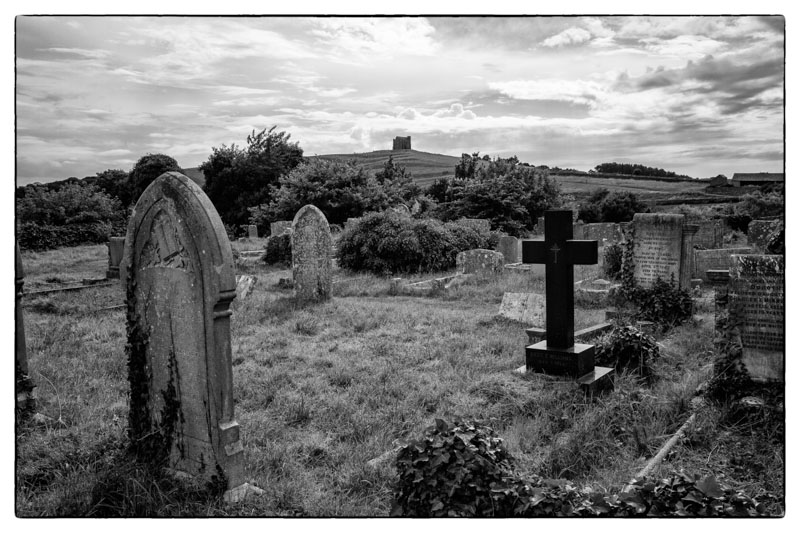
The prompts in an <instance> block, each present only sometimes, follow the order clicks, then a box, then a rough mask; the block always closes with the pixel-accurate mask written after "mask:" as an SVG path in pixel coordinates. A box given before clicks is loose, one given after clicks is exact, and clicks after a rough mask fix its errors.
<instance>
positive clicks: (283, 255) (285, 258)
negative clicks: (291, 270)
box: [263, 233, 292, 265]
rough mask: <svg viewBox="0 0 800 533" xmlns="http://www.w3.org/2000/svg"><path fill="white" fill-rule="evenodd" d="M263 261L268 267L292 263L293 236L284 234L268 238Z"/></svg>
mask: <svg viewBox="0 0 800 533" xmlns="http://www.w3.org/2000/svg"><path fill="white" fill-rule="evenodd" d="M265 249H266V251H265V252H264V257H263V260H264V262H265V263H267V264H268V265H275V264H287V263H288V264H291V263H292V235H291V233H282V234H280V235H270V236H269V237H267V244H266V245H265Z"/></svg>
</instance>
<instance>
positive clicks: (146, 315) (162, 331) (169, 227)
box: [120, 172, 260, 501]
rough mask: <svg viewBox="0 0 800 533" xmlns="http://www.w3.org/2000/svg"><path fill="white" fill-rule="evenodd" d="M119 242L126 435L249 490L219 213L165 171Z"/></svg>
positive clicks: (182, 469) (175, 465) (227, 248)
mask: <svg viewBox="0 0 800 533" xmlns="http://www.w3.org/2000/svg"><path fill="white" fill-rule="evenodd" d="M125 243H126V246H125V253H124V257H123V261H122V265H121V269H120V270H121V275H122V280H123V283H124V284H125V286H126V287H127V291H128V294H129V299H128V301H127V307H128V332H129V334H128V345H127V348H126V351H127V354H128V370H129V375H128V380H129V382H130V385H131V394H130V410H129V424H130V430H129V432H130V435H131V440H132V441H133V442H135V443H136V444H137V447H138V448H139V450H140V452H141V453H143V454H146V456H147V457H148V458H151V459H153V460H157V461H160V460H162V459H164V460H166V462H167V464H168V465H169V468H170V469H171V470H172V471H173V472H175V474H176V475H179V476H180V475H184V476H186V475H188V476H192V477H195V478H198V479H202V480H205V481H207V482H218V481H219V479H220V476H222V477H223V479H224V480H225V484H226V487H227V491H226V493H225V498H226V499H227V500H229V501H236V500H237V499H240V498H242V497H244V496H245V495H246V494H247V493H248V492H251V491H252V492H258V490H260V489H257V488H255V487H251V486H250V485H249V484H248V483H246V482H245V474H244V451H243V447H242V441H241V437H240V428H239V424H238V422H237V421H236V419H235V417H234V402H233V373H232V367H231V339H230V317H231V310H230V305H231V301H232V300H233V299H234V298H235V297H236V281H235V278H234V271H233V257H232V254H231V245H230V242H229V241H228V237H227V235H226V233H225V227H224V226H223V224H222V220H220V218H219V215H218V214H217V211H216V210H215V209H214V206H213V204H212V203H211V201H210V200H209V199H208V197H207V196H206V195H205V193H204V192H203V191H202V190H201V189H200V187H199V186H198V185H197V184H195V183H194V182H193V181H192V180H190V179H189V178H187V177H186V176H184V175H183V174H180V173H178V172H166V173H164V174H162V175H161V176H159V177H158V178H156V180H155V181H153V182H152V183H151V184H150V186H149V187H147V189H146V190H145V191H144V193H143V194H142V196H141V197H140V198H139V201H138V202H137V203H136V206H135V207H134V210H133V214H132V216H131V219H130V222H129V223H128V233H127V236H126V238H125Z"/></svg>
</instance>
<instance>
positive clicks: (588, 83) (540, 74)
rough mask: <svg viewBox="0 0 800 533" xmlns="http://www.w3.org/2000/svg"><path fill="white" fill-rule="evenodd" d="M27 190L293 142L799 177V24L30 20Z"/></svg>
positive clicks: (25, 45) (625, 19) (23, 44)
mask: <svg viewBox="0 0 800 533" xmlns="http://www.w3.org/2000/svg"><path fill="white" fill-rule="evenodd" d="M15 22H16V24H15V26H16V28H15V31H16V37H15V44H16V51H15V59H16V61H15V66H16V80H15V85H16V94H15V118H16V178H17V185H25V184H27V183H31V182H35V181H39V182H47V181H52V180H58V179H65V178H67V177H70V176H76V177H85V176H91V175H94V174H96V173H98V172H102V171H103V170H106V169H122V170H126V171H129V170H130V169H131V168H132V167H133V165H134V164H135V163H136V161H137V160H138V159H139V158H140V157H141V156H143V155H146V154H148V153H164V154H167V155H170V156H172V157H174V158H175V159H176V160H177V161H178V163H179V165H180V166H182V167H184V168H189V167H195V166H197V165H199V164H201V163H202V162H203V161H205V160H207V159H208V157H209V155H210V154H211V152H212V147H220V146H222V145H228V146H230V145H231V144H237V145H240V146H241V145H245V144H246V138H247V135H248V134H249V133H251V132H252V131H253V130H256V131H260V130H261V129H264V128H271V127H272V126H276V127H277V130H278V131H285V132H287V133H289V134H290V135H291V140H292V141H298V142H299V145H300V147H301V148H302V149H303V150H304V153H305V154H306V155H315V154H320V155H321V154H331V153H353V152H369V151H373V150H386V149H390V148H391V146H392V139H393V138H394V137H395V136H397V135H410V136H411V143H412V148H414V149H416V150H421V151H425V152H433V153H442V154H447V155H454V156H460V155H461V154H462V153H473V152H480V153H481V154H482V155H483V154H488V155H490V156H492V157H496V156H502V157H507V156H511V155H516V156H517V157H519V159H520V160H522V161H526V162H528V163H531V164H536V165H548V166H551V167H553V166H559V167H562V168H575V169H578V170H589V169H591V168H593V167H594V166H596V165H598V164H600V163H604V162H611V161H616V162H630V163H640V164H644V165H648V166H654V167H660V168H664V169H666V170H671V171H675V172H678V173H680V174H688V175H690V176H693V177H700V178H707V177H711V176H716V175H718V174H725V175H726V176H728V177H731V176H732V175H733V173H735V172H761V171H765V172H783V157H784V149H783V140H784V130H783V126H784V69H785V64H784V18H783V17H781V16H772V17H746V16H727V17H723V16H678V17H675V16H672V17H662V16H655V17H644V16H620V17H608V16H555V17H535V16H532V17H477V16H473V17H399V18H384V17H356V18H347V17H333V18H327V17H313V16H303V17H299V16H293V17H275V16H270V17H252V18H246V17H245V18H237V17H153V16H150V17H147V16H136V17H124V16H101V17H79V16H47V17H31V16H18V17H16V21H15Z"/></svg>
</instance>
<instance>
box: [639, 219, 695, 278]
mask: <svg viewBox="0 0 800 533" xmlns="http://www.w3.org/2000/svg"><path fill="white" fill-rule="evenodd" d="M683 222H684V216H683V215H670V214H650V213H647V214H643V213H637V214H636V215H634V217H633V232H634V244H633V262H634V270H633V276H634V278H635V279H636V281H637V283H639V284H640V285H641V286H642V287H645V288H649V287H651V286H652V285H653V283H655V281H656V279H658V278H661V279H663V280H665V281H669V280H670V279H671V278H672V277H673V276H674V279H675V283H680V280H681V257H682V255H681V254H682V247H683Z"/></svg>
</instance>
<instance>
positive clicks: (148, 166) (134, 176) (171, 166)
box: [128, 154, 181, 205]
mask: <svg viewBox="0 0 800 533" xmlns="http://www.w3.org/2000/svg"><path fill="white" fill-rule="evenodd" d="M172 170H175V171H177V172H181V167H180V166H179V165H178V162H177V161H175V160H174V159H173V158H171V157H170V156H168V155H165V154H147V155H145V156H142V157H140V158H139V160H138V161H137V162H136V164H135V165H134V166H133V169H131V172H130V174H129V175H128V181H129V186H128V189H129V190H130V194H131V197H130V200H131V203H132V204H134V205H136V202H137V201H138V200H139V197H140V196H141V195H142V193H143V192H144V190H145V189H146V188H147V187H148V185H150V184H151V183H153V181H154V180H155V179H156V178H157V177H159V176H160V175H161V174H163V173H164V172H170V171H172Z"/></svg>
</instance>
